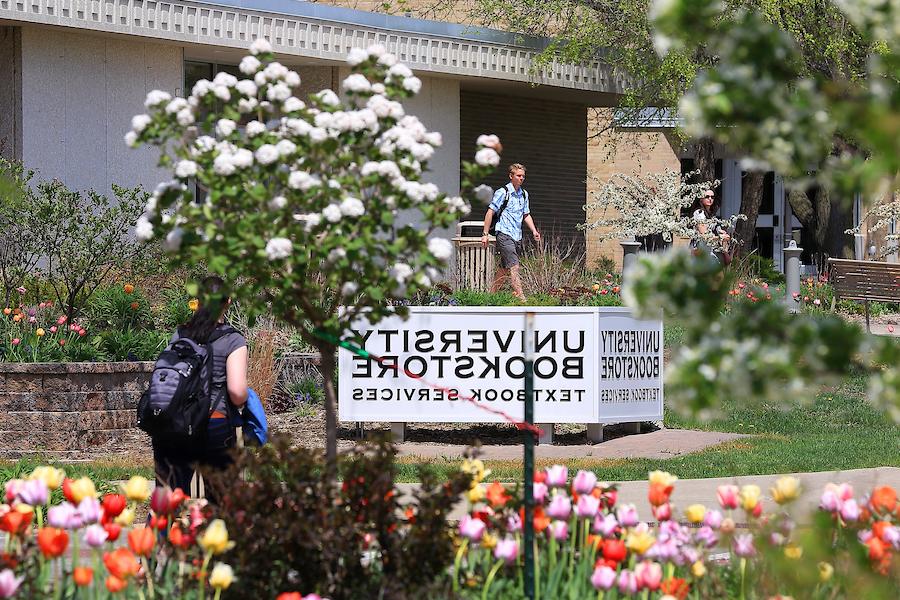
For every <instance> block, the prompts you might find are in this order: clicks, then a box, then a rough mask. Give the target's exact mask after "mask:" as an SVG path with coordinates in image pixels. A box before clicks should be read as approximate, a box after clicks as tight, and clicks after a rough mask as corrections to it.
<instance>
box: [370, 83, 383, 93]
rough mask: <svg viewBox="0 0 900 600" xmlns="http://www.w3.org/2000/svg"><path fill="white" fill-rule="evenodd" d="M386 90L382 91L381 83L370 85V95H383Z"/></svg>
mask: <svg viewBox="0 0 900 600" xmlns="http://www.w3.org/2000/svg"><path fill="white" fill-rule="evenodd" d="M385 91H386V90H385V89H384V84H383V83H373V84H372V93H373V94H383V93H384V92H385Z"/></svg>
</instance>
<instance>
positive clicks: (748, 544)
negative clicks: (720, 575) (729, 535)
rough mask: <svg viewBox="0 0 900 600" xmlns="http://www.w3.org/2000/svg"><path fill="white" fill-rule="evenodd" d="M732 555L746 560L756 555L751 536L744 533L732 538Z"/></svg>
mask: <svg viewBox="0 0 900 600" xmlns="http://www.w3.org/2000/svg"><path fill="white" fill-rule="evenodd" d="M733 547H734V553H735V554H737V555H738V556H740V557H741V558H747V557H750V556H755V555H756V548H754V547H753V535H752V534H749V533H744V534H741V535H736V536H734V544H733Z"/></svg>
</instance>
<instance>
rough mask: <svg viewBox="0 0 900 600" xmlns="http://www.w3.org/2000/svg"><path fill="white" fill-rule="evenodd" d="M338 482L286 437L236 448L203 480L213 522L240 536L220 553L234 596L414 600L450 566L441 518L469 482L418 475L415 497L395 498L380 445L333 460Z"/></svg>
mask: <svg viewBox="0 0 900 600" xmlns="http://www.w3.org/2000/svg"><path fill="white" fill-rule="evenodd" d="M338 468H339V469H340V472H341V474H342V481H343V483H341V484H340V485H337V484H335V483H334V481H333V480H332V479H331V478H329V477H328V476H327V475H326V471H327V470H326V468H325V460H324V457H323V455H322V453H321V451H319V450H310V449H306V448H293V447H292V446H291V443H290V440H289V439H288V438H287V437H283V436H275V437H274V438H273V440H272V443H270V444H268V445H266V446H263V447H262V448H259V449H258V450H254V451H250V450H243V451H241V452H239V454H238V455H237V457H236V461H235V464H234V465H233V466H232V467H230V468H229V469H228V470H227V471H225V472H224V473H220V474H211V475H210V477H209V479H210V485H211V486H212V487H213V489H216V490H218V491H219V496H218V497H220V498H222V502H221V505H220V506H219V507H217V509H216V510H217V512H218V514H219V516H220V517H221V518H222V519H223V520H224V521H225V522H226V523H227V525H228V527H229V529H230V530H233V531H244V532H246V535H245V536H244V539H242V541H241V544H239V545H238V546H237V547H236V548H235V549H233V550H232V551H231V552H230V553H229V554H228V559H229V561H230V562H231V564H235V565H240V570H239V571H238V572H237V579H236V581H235V583H234V585H233V586H232V589H230V590H229V592H230V593H233V597H235V598H274V597H275V596H276V595H278V593H280V592H283V591H287V590H286V587H287V589H289V590H290V589H294V590H304V592H305V593H306V592H311V591H313V590H315V591H316V592H317V593H319V594H321V595H322V596H327V597H329V598H331V599H332V600H343V599H355V598H385V599H397V600H400V599H406V598H410V599H412V598H423V597H426V595H427V594H428V593H429V591H430V588H432V586H435V585H438V584H436V583H435V581H436V580H437V579H438V576H439V575H440V574H442V573H443V572H444V571H445V570H446V568H447V567H448V566H449V565H450V564H451V563H452V560H453V542H452V539H451V537H450V536H449V535H448V531H447V523H446V519H447V516H448V514H449V512H450V510H451V508H452V507H453V505H454V504H455V503H456V501H457V499H458V497H459V495H460V493H462V492H463V491H464V490H466V489H468V487H469V483H470V477H469V475H467V474H464V473H458V474H457V475H455V476H454V477H453V478H452V479H451V480H450V481H447V482H439V481H438V480H437V479H436V478H435V477H434V476H433V475H432V474H431V473H430V472H429V471H427V470H423V471H421V472H420V477H421V482H422V485H421V490H420V491H419V492H417V493H416V494H415V497H414V498H413V499H406V500H403V501H401V499H400V496H399V492H398V490H397V489H396V488H395V487H394V448H393V446H392V445H391V444H390V443H389V442H387V441H386V440H384V439H379V440H377V441H375V442H373V443H370V444H367V445H365V446H358V447H357V448H355V449H353V450H352V451H350V452H348V453H342V454H341V455H340V456H339V461H338Z"/></svg>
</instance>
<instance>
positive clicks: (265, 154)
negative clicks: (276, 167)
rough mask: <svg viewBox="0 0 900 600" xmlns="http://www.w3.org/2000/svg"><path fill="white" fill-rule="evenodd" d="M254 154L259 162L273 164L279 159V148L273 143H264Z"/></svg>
mask: <svg viewBox="0 0 900 600" xmlns="http://www.w3.org/2000/svg"><path fill="white" fill-rule="evenodd" d="M254 156H255V157H256V162H258V163H259V164H261V165H271V164H272V163H273V162H275V161H276V160H278V148H276V147H275V146H273V145H272V144H263V145H262V146H260V147H259V148H258V149H257V150H256V153H255V155H254Z"/></svg>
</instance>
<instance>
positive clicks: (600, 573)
mask: <svg viewBox="0 0 900 600" xmlns="http://www.w3.org/2000/svg"><path fill="white" fill-rule="evenodd" d="M615 583H616V572H615V571H613V570H612V569H610V568H609V567H608V566H606V565H602V566H599V567H597V568H596V569H594V574H593V575H591V585H593V586H594V589H597V590H608V589H610V588H611V587H612V586H613V585H614V584H615Z"/></svg>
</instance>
